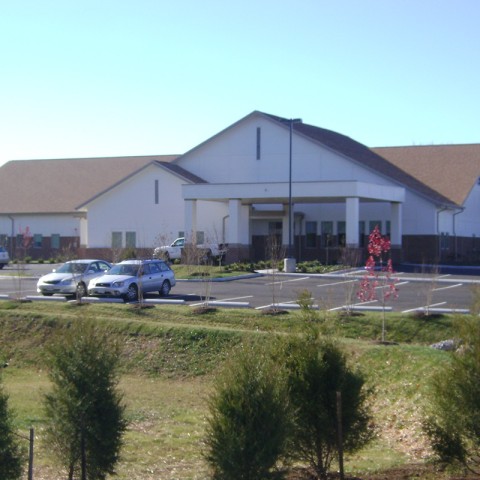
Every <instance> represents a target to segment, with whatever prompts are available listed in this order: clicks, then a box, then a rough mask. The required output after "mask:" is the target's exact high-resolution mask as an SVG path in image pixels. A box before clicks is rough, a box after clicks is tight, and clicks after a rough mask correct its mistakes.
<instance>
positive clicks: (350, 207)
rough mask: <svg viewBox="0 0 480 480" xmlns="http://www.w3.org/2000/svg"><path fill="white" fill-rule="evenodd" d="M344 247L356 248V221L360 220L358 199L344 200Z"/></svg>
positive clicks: (357, 233) (357, 232)
mask: <svg viewBox="0 0 480 480" xmlns="http://www.w3.org/2000/svg"><path fill="white" fill-rule="evenodd" d="M345 203H346V229H347V231H346V237H347V238H346V245H347V247H352V248H355V247H358V235H359V231H358V221H359V219H360V199H359V198H358V197H349V198H347V199H346V202H345Z"/></svg>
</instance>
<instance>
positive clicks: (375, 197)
mask: <svg viewBox="0 0 480 480" xmlns="http://www.w3.org/2000/svg"><path fill="white" fill-rule="evenodd" d="M479 177H480V145H445V146H429V147H417V146H411V147H396V148H393V147H384V148H373V149H371V148H368V147H366V146H365V145H362V144H361V143H359V142H356V141H355V140H353V139H351V138H349V137H347V136H345V135H342V134H339V133H336V132H333V131H330V130H326V129H323V128H318V127H315V126H312V125H308V124H305V123H302V122H294V121H291V120H290V119H284V118H281V117H277V116H274V115H269V114H265V113H262V112H258V111H254V112H252V113H251V114H249V115H247V116H246V117H244V118H242V119H240V120H239V121H238V122H236V123H234V124H233V125H230V126H229V127H227V128H226V129H224V130H222V131H221V132H219V133H218V134H216V135H215V136H213V137H211V138H210V139H208V140H206V141H205V142H203V143H202V144H200V145H198V146H197V147H195V148H193V149H192V150H190V151H188V152H186V153H185V154H183V155H172V156H148V157H116V158H89V159H66V160H33V161H12V162H8V163H7V164H5V165H4V166H3V167H2V168H0V242H2V243H7V244H8V246H9V247H10V248H11V250H15V248H18V247H19V246H21V239H22V237H21V235H22V229H25V228H26V227H27V226H28V227H29V230H30V232H31V233H32V234H33V245H32V247H31V248H30V250H29V254H30V255H31V256H33V257H35V256H38V257H40V256H42V257H44V258H46V257H48V256H53V254H54V252H55V251H57V250H58V249H61V248H66V247H67V246H68V247H69V248H70V247H71V248H74V249H76V250H78V253H79V254H80V255H82V256H86V255H88V256H91V255H94V254H95V255H102V256H105V257H107V258H109V257H110V258H111V257H112V251H113V250H119V249H122V248H127V247H134V248H140V249H145V251H146V252H149V251H151V248H153V247H154V246H156V245H159V244H165V243H168V242H170V241H172V240H173V239H175V238H176V237H177V236H183V235H186V236H187V238H189V239H190V241H193V238H192V235H195V236H196V237H197V240H198V241H200V242H203V241H210V242H219V243H226V244H228V254H227V257H228V260H243V259H245V260H246V259H249V260H251V259H259V258H264V257H265V249H266V244H267V239H268V238H271V237H272V236H275V237H277V238H278V239H279V241H280V242H281V243H282V244H283V245H284V246H285V248H286V249H287V250H288V249H289V248H291V250H292V251H291V254H292V255H293V256H294V257H295V258H296V259H297V260H298V261H300V260H313V259H319V260H321V261H322V262H326V263H332V262H337V261H340V259H341V256H342V255H343V254H344V253H345V252H346V251H348V252H357V253H358V256H361V255H362V252H363V249H364V247H365V245H366V242H367V241H368V234H369V232H370V231H371V230H372V229H373V228H374V226H375V225H379V227H380V229H381V231H382V233H383V234H385V235H389V236H390V239H391V242H392V252H393V254H394V256H395V258H396V259H397V260H402V261H409V262H440V261H461V262H473V261H478V260H480V255H479V248H480V243H478V242H477V237H478V236H479V235H480V221H479V219H480V182H479ZM289 207H292V209H291V214H290V213H289V210H290V208H289ZM477 243H478V244H477Z"/></svg>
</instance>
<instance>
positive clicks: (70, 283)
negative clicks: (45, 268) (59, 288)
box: [60, 278, 73, 285]
mask: <svg viewBox="0 0 480 480" xmlns="http://www.w3.org/2000/svg"><path fill="white" fill-rule="evenodd" d="M72 284H73V278H67V279H65V280H62V281H61V282H60V285H72Z"/></svg>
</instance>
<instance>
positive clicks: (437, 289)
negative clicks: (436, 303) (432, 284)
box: [432, 283, 463, 292]
mask: <svg viewBox="0 0 480 480" xmlns="http://www.w3.org/2000/svg"><path fill="white" fill-rule="evenodd" d="M461 286H463V283H457V284H455V285H449V286H448V287H440V288H434V289H433V290H432V291H433V292H439V291H440V290H448V289H449V288H457V287H461Z"/></svg>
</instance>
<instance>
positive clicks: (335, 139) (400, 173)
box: [257, 112, 456, 205]
mask: <svg viewBox="0 0 480 480" xmlns="http://www.w3.org/2000/svg"><path fill="white" fill-rule="evenodd" d="M257 113H260V114H262V115H265V116H267V117H269V118H271V119H273V120H275V121H277V122H281V123H283V124H286V125H288V119H285V118H281V117H277V116H275V115H270V114H266V113H262V112H257ZM293 130H294V131H295V132H298V133H300V134H303V135H304V136H306V137H308V138H310V139H312V140H314V141H316V142H318V143H320V144H322V145H324V146H326V147H328V148H330V149H332V150H334V151H336V152H338V153H340V154H342V155H345V156H346V157H348V158H350V159H351V160H353V161H355V162H358V163H359V164H361V165H363V166H364V167H366V168H368V169H370V170H372V171H374V172H376V173H378V174H380V175H383V176H386V177H388V178H390V179H391V180H393V181H394V182H396V183H398V184H400V185H402V186H404V187H407V188H409V189H410V190H412V191H415V192H417V193H419V194H420V195H422V196H424V197H426V198H428V199H430V200H431V201H433V202H435V203H437V204H439V205H454V204H455V203H456V202H455V201H454V200H453V199H451V198H449V197H447V196H445V195H444V194H443V193H442V192H441V191H439V190H436V189H434V188H433V187H432V186H431V185H429V184H427V183H424V182H423V181H422V180H421V179H420V178H416V176H414V175H412V173H411V172H409V171H407V170H405V169H401V168H399V167H398V165H396V164H394V163H392V162H390V161H388V160H389V159H388V157H384V156H382V155H381V154H380V152H377V151H376V150H375V151H374V150H372V149H370V148H368V147H367V146H365V145H363V144H362V143H359V142H357V141H356V140H353V139H352V138H350V137H347V136H346V135H342V134H340V133H337V132H334V131H332V130H327V129H325V128H320V127H315V126H314V125H308V124H305V123H294V124H293Z"/></svg>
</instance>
